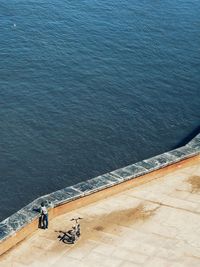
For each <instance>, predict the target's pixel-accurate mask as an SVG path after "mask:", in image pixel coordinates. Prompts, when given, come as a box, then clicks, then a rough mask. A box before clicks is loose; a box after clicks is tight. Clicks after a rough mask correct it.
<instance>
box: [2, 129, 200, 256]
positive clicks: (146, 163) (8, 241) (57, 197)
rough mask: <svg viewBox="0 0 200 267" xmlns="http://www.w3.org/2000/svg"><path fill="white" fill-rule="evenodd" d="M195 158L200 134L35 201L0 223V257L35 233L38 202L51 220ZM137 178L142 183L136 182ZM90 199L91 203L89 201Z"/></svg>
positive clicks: (199, 152)
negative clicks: (151, 155)
mask: <svg viewBox="0 0 200 267" xmlns="http://www.w3.org/2000/svg"><path fill="white" fill-rule="evenodd" d="M198 155H200V134H198V135H197V136H196V137H195V138H193V139H192V140H191V141H190V142H189V143H187V144H186V145H185V146H182V147H180V148H177V149H174V150H171V151H168V152H166V153H163V154H161V155H157V156H155V157H152V158H149V159H146V160H143V161H140V162H137V163H135V164H132V165H128V166H126V167H123V168H120V169H117V170H114V171H112V172H109V173H106V174H103V175H101V176H98V177H95V178H92V179H90V180H87V181H85V182H81V183H78V184H75V185H73V186H70V187H66V188H63V189H61V190H58V191H55V192H52V193H50V194H48V195H45V196H41V197H39V198H37V199H36V200H34V201H33V202H31V203H29V204H28V205H27V206H25V207H24V208H22V209H21V210H19V211H17V212H16V213H14V214H12V215H11V216H10V217H8V218H6V219H5V220H3V221H2V222H0V255H1V254H3V253H4V252H5V251H7V250H8V249H9V248H11V247H13V246H14V245H15V244H16V243H18V242H20V241H21V240H23V239H24V238H25V237H26V236H28V235H29V234H31V233H32V232H33V231H34V230H36V229H37V218H38V212H37V209H38V207H39V206H40V203H41V202H45V203H46V205H47V206H48V207H49V214H50V218H53V217H55V216H57V215H60V214H62V213H64V212H66V211H68V210H69V209H73V208H77V207H79V206H81V205H84V203H86V204H87V203H89V202H91V201H95V198H93V197H92V195H95V193H96V195H97V194H98V193H99V196H98V197H99V198H101V197H102V194H101V191H102V190H104V192H106V189H107V192H108V195H109V194H111V190H112V188H113V187H115V188H117V186H118V188H119V186H120V187H121V190H122V189H123V188H125V187H124V186H125V184H127V186H130V185H131V183H132V182H133V181H136V180H137V181H140V180H142V177H150V178H147V180H146V181H149V180H152V179H154V178H156V175H153V177H152V175H151V174H152V173H153V174H156V172H159V171H160V170H162V169H163V168H166V167H168V166H171V165H174V166H176V164H178V163H180V162H183V161H185V160H187V159H191V158H193V157H195V156H198ZM139 177H140V178H141V179H136V178H139ZM122 185H123V186H122ZM126 188H127V187H126ZM109 190H110V191H109ZM117 190H119V189H117ZM117 190H114V191H117ZM104 195H105V194H104ZM89 197H91V200H88V198H89ZM98 197H97V199H98ZM88 201H89V202H88ZM66 204H70V205H71V207H70V208H69V205H68V206H67V205H66ZM19 233H20V234H19Z"/></svg>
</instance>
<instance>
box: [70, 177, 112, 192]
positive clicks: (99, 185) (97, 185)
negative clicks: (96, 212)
mask: <svg viewBox="0 0 200 267" xmlns="http://www.w3.org/2000/svg"><path fill="white" fill-rule="evenodd" d="M109 186H110V182H109V181H108V180H107V179H106V178H105V177H103V176H98V177H96V178H93V179H91V180H88V181H86V182H82V183H78V184H77V185H75V186H73V187H74V188H76V189H78V190H80V191H81V192H83V193H84V195H86V194H89V193H93V192H96V191H99V190H102V189H103V188H106V187H109Z"/></svg>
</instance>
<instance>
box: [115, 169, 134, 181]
mask: <svg viewBox="0 0 200 267" xmlns="http://www.w3.org/2000/svg"><path fill="white" fill-rule="evenodd" d="M110 174H112V175H113V174H114V175H115V176H119V177H121V178H123V179H127V178H130V177H131V176H132V174H131V173H130V172H129V171H128V170H127V169H126V167H125V168H121V169H117V170H116V171H112V172H110Z"/></svg>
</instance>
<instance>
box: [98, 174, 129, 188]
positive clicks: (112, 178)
mask: <svg viewBox="0 0 200 267" xmlns="http://www.w3.org/2000/svg"><path fill="white" fill-rule="evenodd" d="M102 177H104V178H105V179H106V180H107V181H109V183H111V184H112V185H114V184H118V183H120V182H121V181H123V180H124V179H123V178H121V177H119V176H115V175H112V174H111V173H106V174H104V175H102Z"/></svg>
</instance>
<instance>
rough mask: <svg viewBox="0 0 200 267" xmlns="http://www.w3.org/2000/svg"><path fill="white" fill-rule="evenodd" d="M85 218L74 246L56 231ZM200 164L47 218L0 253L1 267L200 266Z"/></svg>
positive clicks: (180, 169) (177, 170)
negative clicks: (44, 226) (47, 225)
mask: <svg viewBox="0 0 200 267" xmlns="http://www.w3.org/2000/svg"><path fill="white" fill-rule="evenodd" d="M76 216H80V217H83V218H84V219H83V220H82V221H81V228H82V235H81V238H80V240H79V241H78V242H77V243H76V244H75V245H67V244H64V243H62V242H59V240H58V238H57V236H58V235H59V233H58V232H57V231H59V230H62V231H66V230H68V229H70V227H71V222H70V219H71V218H73V217H76ZM199 237H200V162H197V163H195V164H193V165H191V166H189V167H184V168H177V169H176V170H175V171H173V172H172V173H170V174H168V175H165V176H163V177H159V178H157V179H155V180H153V181H151V182H149V183H147V184H143V185H140V186H138V187H135V188H131V189H129V190H126V191H123V192H122V193H119V194H117V195H114V196H111V197H108V198H106V199H103V200H100V201H98V202H95V203H93V204H90V205H88V206H85V207H82V208H80V209H76V210H74V211H73V212H70V213H66V214H64V215H61V216H59V217H57V218H55V219H53V220H52V221H51V222H50V228H49V229H48V230H37V231H36V232H35V233H34V234H33V235H32V236H31V237H28V238H27V239H26V240H24V241H23V242H22V243H20V244H19V245H17V246H16V247H15V248H13V249H11V250H10V251H8V252H7V253H6V254H4V255H3V256H1V257H0V267H24V266H30V267H40V266H42V267H47V266H48V267H64V266H70V267H73V266H76V267H77V266H78V267H79V266H80V267H81V266H87V267H88V266H92V267H94V266H95V267H96V266H101V267H104V266H109V267H112V266H114V267H118V266H119V267H120V266H124V267H126V266H130V267H131V266H133V267H134V266H147V267H151V266H152V267H162V266H163V267H185V266H188V267H191V266H192V267H195V266H196V267H197V266H198V267H199V266H200V238H199Z"/></svg>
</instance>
